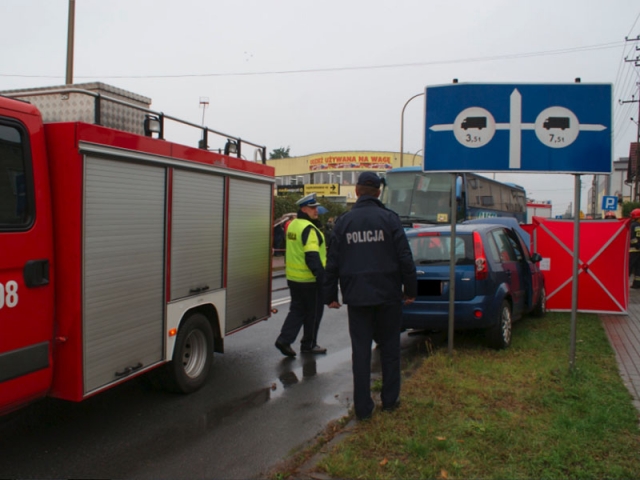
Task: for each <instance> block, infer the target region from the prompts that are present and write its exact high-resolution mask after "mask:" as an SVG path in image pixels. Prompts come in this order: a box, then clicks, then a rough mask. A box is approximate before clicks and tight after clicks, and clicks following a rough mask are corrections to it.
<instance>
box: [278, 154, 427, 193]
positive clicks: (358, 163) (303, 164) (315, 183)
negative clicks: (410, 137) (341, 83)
mask: <svg viewBox="0 0 640 480" xmlns="http://www.w3.org/2000/svg"><path fill="white" fill-rule="evenodd" d="M400 161H401V160H400V153H399V152H371V151H365V152H361V151H346V152H322V153H314V154H311V155H305V156H303V157H291V158H279V159H275V160H267V165H270V166H272V167H274V168H275V170H276V172H275V174H276V186H277V190H278V193H279V194H283V193H300V194H305V195H306V194H308V193H311V192H316V193H317V194H318V196H319V197H326V198H327V199H328V200H331V201H333V202H336V203H343V204H347V203H354V202H355V201H356V194H355V185H356V182H357V180H358V176H359V175H360V173H362V172H364V171H371V172H374V173H378V174H382V173H384V172H386V171H387V170H389V169H391V168H397V167H400V166H401V165H400ZM402 164H403V166H405V167H409V166H414V165H422V156H421V155H416V154H411V153H404V154H403V155H402Z"/></svg>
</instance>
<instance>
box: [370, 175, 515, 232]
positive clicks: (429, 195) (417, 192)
mask: <svg viewBox="0 0 640 480" xmlns="http://www.w3.org/2000/svg"><path fill="white" fill-rule="evenodd" d="M451 175H452V174H451V173H446V172H425V171H423V170H422V168H421V167H400V168H393V169H391V170H388V171H387V172H386V174H385V177H384V189H383V191H382V203H384V205H385V206H386V207H387V208H389V209H390V210H393V211H394V212H396V213H397V214H398V215H399V216H400V219H401V220H402V224H403V225H404V226H405V227H410V228H415V227H419V226H425V225H434V224H447V223H451V207H450V203H451ZM456 198H457V201H456V203H457V210H456V221H457V222H463V221H465V220H473V219H476V218H489V217H512V218H515V219H516V220H517V221H518V223H526V221H527V195H526V192H525V190H524V188H522V187H521V186H519V185H515V184H513V183H502V182H498V181H496V180H492V179H490V178H487V177H483V176H481V175H477V174H475V173H459V174H457V177H456Z"/></svg>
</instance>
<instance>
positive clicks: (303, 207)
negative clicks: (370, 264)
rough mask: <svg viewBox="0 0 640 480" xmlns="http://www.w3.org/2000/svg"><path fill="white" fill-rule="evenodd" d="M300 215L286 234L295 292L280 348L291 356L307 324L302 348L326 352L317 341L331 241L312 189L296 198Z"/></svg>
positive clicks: (289, 271) (289, 276) (288, 267)
mask: <svg viewBox="0 0 640 480" xmlns="http://www.w3.org/2000/svg"><path fill="white" fill-rule="evenodd" d="M296 203H297V204H298V206H299V210H298V217H297V218H296V219H295V220H293V221H292V222H291V223H290V224H289V226H288V228H287V235H286V254H285V262H286V267H285V272H286V275H287V284H288V285H289V292H290V293H291V304H290V306H289V314H288V315H287V318H286V319H285V321H284V324H283V325H282V329H281V331H280V336H278V339H277V340H276V348H277V349H278V350H280V352H282V354H283V355H286V356H288V357H295V356H296V352H295V350H294V349H293V348H291V344H292V343H293V342H294V341H295V339H296V337H297V336H298V333H300V328H303V333H302V339H301V340H300V351H301V352H303V353H304V352H307V353H326V352H327V349H326V348H323V347H321V346H320V345H318V344H317V338H318V328H319V327H320V320H321V319H322V313H323V310H324V304H323V302H322V279H323V276H324V266H325V264H326V263H327V245H326V242H325V238H324V235H323V233H322V230H321V227H322V226H321V224H320V222H319V221H318V207H319V206H320V204H319V203H318V202H317V201H316V194H315V193H311V194H309V195H307V196H305V197H303V198H301V199H300V200H298V201H297V202H296Z"/></svg>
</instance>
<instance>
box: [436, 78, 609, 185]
mask: <svg viewBox="0 0 640 480" xmlns="http://www.w3.org/2000/svg"><path fill="white" fill-rule="evenodd" d="M425 97H426V117H425V136H424V169H425V170H438V171H447V172H481V171H487V172H517V173H520V172H553V173H580V174H589V173H594V174H595V173H611V136H612V135H611V108H612V107H611V85H610V84H583V83H572V84H555V85H554V84H552V85H540V84H523V85H508V84H497V85H496V84H493V85H491V84H451V85H442V86H437V87H427V89H426V94H425Z"/></svg>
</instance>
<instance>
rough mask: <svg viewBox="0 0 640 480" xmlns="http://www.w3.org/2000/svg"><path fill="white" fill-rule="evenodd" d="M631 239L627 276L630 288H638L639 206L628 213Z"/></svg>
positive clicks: (639, 280) (639, 283)
mask: <svg viewBox="0 0 640 480" xmlns="http://www.w3.org/2000/svg"><path fill="white" fill-rule="evenodd" d="M629 216H630V217H631V225H630V226H629V230H630V232H629V233H630V235H631V239H630V242H629V276H630V277H631V278H630V281H631V288H640V208H635V209H634V210H632V211H631V214H630V215H629Z"/></svg>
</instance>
